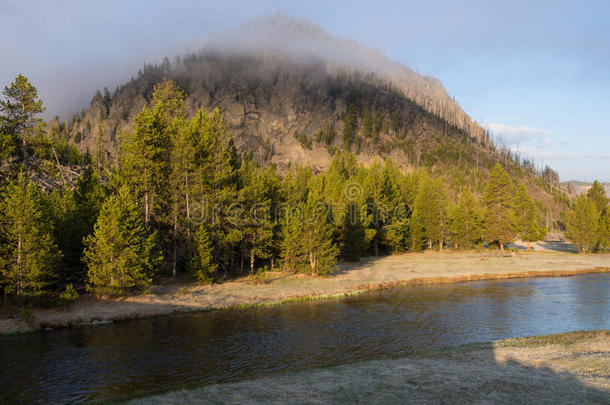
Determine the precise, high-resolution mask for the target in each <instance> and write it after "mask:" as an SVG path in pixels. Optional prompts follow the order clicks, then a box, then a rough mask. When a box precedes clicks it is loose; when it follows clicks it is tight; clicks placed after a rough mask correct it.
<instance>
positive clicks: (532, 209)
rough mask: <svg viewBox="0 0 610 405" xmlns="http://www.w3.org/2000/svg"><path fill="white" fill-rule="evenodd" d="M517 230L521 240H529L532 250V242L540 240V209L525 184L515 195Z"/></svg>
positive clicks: (528, 244)
mask: <svg viewBox="0 0 610 405" xmlns="http://www.w3.org/2000/svg"><path fill="white" fill-rule="evenodd" d="M514 207H515V208H514V209H515V230H516V234H517V236H518V237H519V238H521V240H523V241H525V242H527V250H528V251H529V250H530V242H534V241H536V240H539V239H540V237H541V234H542V229H541V227H540V224H539V219H538V210H537V208H536V204H535V203H534V200H532V198H531V197H530V196H529V194H527V190H526V189H525V186H524V185H521V186H520V187H519V189H518V191H517V194H516V195H515V202H514Z"/></svg>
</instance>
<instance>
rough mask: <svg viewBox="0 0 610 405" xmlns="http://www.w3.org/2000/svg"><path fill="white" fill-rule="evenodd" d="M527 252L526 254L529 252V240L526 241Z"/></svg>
mask: <svg viewBox="0 0 610 405" xmlns="http://www.w3.org/2000/svg"><path fill="white" fill-rule="evenodd" d="M527 251H528V252H529V251H530V241H529V240H528V241H527Z"/></svg>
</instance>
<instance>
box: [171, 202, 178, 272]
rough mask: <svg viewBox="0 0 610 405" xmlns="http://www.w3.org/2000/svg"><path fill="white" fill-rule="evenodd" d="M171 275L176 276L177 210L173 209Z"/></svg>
mask: <svg viewBox="0 0 610 405" xmlns="http://www.w3.org/2000/svg"><path fill="white" fill-rule="evenodd" d="M172 250H173V252H172V277H174V278H176V261H177V256H178V212H177V208H176V209H175V210H174V246H173V248H172Z"/></svg>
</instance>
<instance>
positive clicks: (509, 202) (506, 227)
mask: <svg viewBox="0 0 610 405" xmlns="http://www.w3.org/2000/svg"><path fill="white" fill-rule="evenodd" d="M513 194H514V185H513V182H512V180H511V178H510V177H509V175H508V173H506V170H504V168H503V167H502V165H500V164H499V163H496V165H495V166H494V168H493V170H492V171H491V173H490V175H489V182H488V183H487V187H486V188H485V194H484V195H483V201H484V204H485V227H484V238H485V240H486V241H488V242H489V243H499V244H500V250H502V251H504V245H506V244H507V243H509V242H511V241H512V240H513V239H514V238H515V229H514V228H515V219H514V211H513Z"/></svg>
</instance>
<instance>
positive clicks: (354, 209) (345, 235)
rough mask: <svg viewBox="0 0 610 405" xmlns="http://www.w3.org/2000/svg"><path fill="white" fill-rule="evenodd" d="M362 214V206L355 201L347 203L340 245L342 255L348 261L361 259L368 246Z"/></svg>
mask: <svg viewBox="0 0 610 405" xmlns="http://www.w3.org/2000/svg"><path fill="white" fill-rule="evenodd" d="M361 215H362V213H361V211H360V208H359V207H358V205H357V204H356V203H353V202H352V203H349V204H348V205H347V208H346V210H345V213H344V214H343V223H342V224H341V228H340V245H339V247H340V252H341V257H342V258H343V259H345V260H348V261H353V262H357V261H359V260H360V257H361V256H362V255H363V254H364V251H365V250H366V248H367V247H368V242H367V240H366V232H365V229H364V225H363V224H362V218H361Z"/></svg>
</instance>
